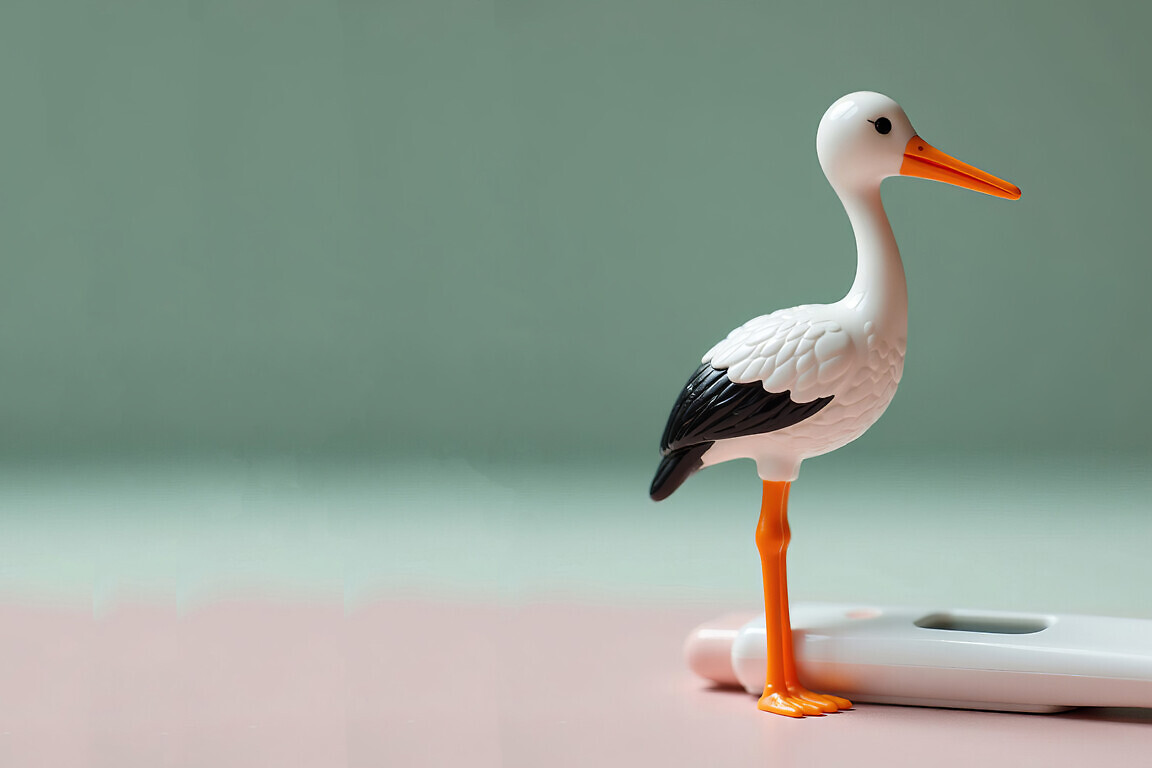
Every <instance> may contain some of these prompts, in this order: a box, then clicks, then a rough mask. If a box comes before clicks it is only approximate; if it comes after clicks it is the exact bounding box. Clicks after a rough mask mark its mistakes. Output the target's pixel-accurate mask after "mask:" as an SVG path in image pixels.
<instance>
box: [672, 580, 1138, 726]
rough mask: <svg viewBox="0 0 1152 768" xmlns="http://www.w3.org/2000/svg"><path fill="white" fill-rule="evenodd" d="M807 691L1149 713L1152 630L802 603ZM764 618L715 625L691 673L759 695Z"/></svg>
mask: <svg viewBox="0 0 1152 768" xmlns="http://www.w3.org/2000/svg"><path fill="white" fill-rule="evenodd" d="M791 618H792V628H793V644H794V646H795V655H796V664H797V669H798V672H799V674H800V678H801V680H802V681H803V683H804V685H805V686H807V687H809V688H811V689H812V690H816V691H827V692H828V693H835V694H839V695H843V696H847V697H848V698H850V699H852V700H853V701H861V702H877V703H882V704H906V705H916V706H928V707H955V708H961V709H988V710H998V711H1007V712H1059V711H1062V710H1065V709H1069V708H1072V707H1152V621H1149V620H1143V619H1121V618H1103V617H1098V616H1072V615H1055V614H1032V613H1008V612H1003V611H969V610H952V611H938V610H921V609H915V608H878V607H872V606H861V605H834V604H822V603H797V604H793V605H792V607H791ZM765 647H766V646H765V634H764V617H763V615H761V616H759V617H758V618H756V619H753V620H752V621H744V622H742V621H735V622H734V621H731V620H728V621H725V620H724V619H718V620H716V621H713V622H709V623H707V624H703V625H701V626H699V627H697V628H696V629H695V630H693V631H692V633H691V634H690V635H689V637H688V641H687V644H686V646H685V654H686V656H687V660H688V665H689V667H690V668H691V669H692V670H693V671H694V672H696V673H697V674H698V675H700V676H701V677H704V678H707V679H709V680H713V681H715V682H717V683H720V684H724V685H737V684H738V685H741V686H743V687H744V689H745V690H747V691H748V692H749V693H754V694H756V695H759V694H760V693H761V691H762V690H763V686H764V674H765V669H766V666H767V663H766V660H765V653H766V651H765Z"/></svg>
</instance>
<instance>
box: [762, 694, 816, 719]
mask: <svg viewBox="0 0 1152 768" xmlns="http://www.w3.org/2000/svg"><path fill="white" fill-rule="evenodd" d="M756 706H757V708H759V709H760V710H761V711H762V712H773V713H775V714H777V715H787V716H788V717H804V715H822V714H824V711H823V710H822V709H821V708H820V707H818V706H817V705H816V704H815V703H814V702H811V701H807V700H805V699H801V698H799V697H797V696H793V695H792V694H790V693H780V692H779V691H764V695H763V696H761V697H760V701H759V702H757V703H756Z"/></svg>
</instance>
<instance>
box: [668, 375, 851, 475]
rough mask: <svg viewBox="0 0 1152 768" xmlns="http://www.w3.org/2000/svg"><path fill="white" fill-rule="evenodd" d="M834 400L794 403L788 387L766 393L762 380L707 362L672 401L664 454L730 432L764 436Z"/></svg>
mask: <svg viewBox="0 0 1152 768" xmlns="http://www.w3.org/2000/svg"><path fill="white" fill-rule="evenodd" d="M830 402H832V397H831V396H829V397H820V398H817V399H816V400H812V401H810V402H807V403H797V402H793V400H792V397H791V393H789V392H767V391H765V390H764V387H763V386H762V385H761V384H760V383H759V382H756V381H754V382H750V383H748V384H736V383H735V382H733V381H732V380H731V379H729V378H728V373H727V371H724V370H717V369H715V368H713V367H712V366H711V365H709V364H707V363H705V364H704V365H701V366H700V367H699V368H697V369H696V372H695V373H694V374H692V377H691V378H690V379H688V383H687V384H685V385H684V390H683V391H682V392H681V393H680V397H679V398H678V399H677V400H676V405H674V406H672V413H671V414H669V416H668V425H667V426H666V427H664V436H663V437H662V438H661V439H660V453H661V454H663V455H665V456H666V455H668V454H669V453H670V452H672V451H675V450H678V449H680V448H686V447H688V446H692V445H698V444H699V443H711V442H715V441H717V440H724V439H726V438H730V437H744V436H746V435H760V434H764V433H765V432H775V431H776V430H778V429H784V428H785V427H790V426H792V425H793V424H799V423H800V422H801V421H804V419H807V418H809V417H810V416H813V415H815V414H816V413H817V412H818V411H819V410H820V409H821V408H823V407H824V406H826V405H828V403H830Z"/></svg>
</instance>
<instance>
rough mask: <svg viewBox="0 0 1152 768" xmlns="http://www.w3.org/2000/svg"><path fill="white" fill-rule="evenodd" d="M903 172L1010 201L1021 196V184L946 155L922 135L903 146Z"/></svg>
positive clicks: (901, 169)
mask: <svg viewBox="0 0 1152 768" xmlns="http://www.w3.org/2000/svg"><path fill="white" fill-rule="evenodd" d="M900 175H901V176H919V177H920V178H922V179H932V180H934V181H943V182H946V183H948V184H955V185H956V186H958V187H966V188H968V189H974V190H976V191H977V192H983V193H984V194H986V195H994V196H996V197H1003V198H1007V199H1008V200H1019V199H1020V187H1018V186H1016V185H1015V184H1012V183H1009V182H1007V181H1004V179H998V178H996V177H995V176H993V175H992V174H990V173H984V171H982V170H980V169H979V168H974V167H972V166H971V165H968V163H962V162H960V161H959V160H957V159H956V158H954V157H952V156H951V155H946V154H944V153H943V152H941V151H940V150H938V149H936V147H934V146H932V145H931V144H929V143H928V142H926V141H924V139H922V138H920V137H919V136H913V137H912V138H911V139H909V140H908V144H907V145H906V146H905V147H904V163H903V164H902V165H901V166H900Z"/></svg>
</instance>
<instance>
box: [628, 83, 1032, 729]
mask: <svg viewBox="0 0 1152 768" xmlns="http://www.w3.org/2000/svg"><path fill="white" fill-rule="evenodd" d="M816 153H817V155H818V156H819V158H820V167H821V168H822V169H823V170H824V175H825V176H826V177H827V178H828V181H829V182H830V183H831V184H832V188H833V189H834V190H835V191H836V194H837V195H838V196H839V197H840V201H841V202H842V203H843V204H844V210H845V211H846V212H847V213H848V219H849V221H850V222H851V224H852V229H853V231H854V232H855V235H856V279H855V281H853V283H852V287H851V288H850V289H849V291H848V295H847V296H845V297H844V298H843V299H841V300H840V301H837V302H836V303H834V304H805V305H802V306H799V307H792V308H791V309H781V310H779V311H776V312H773V313H772V314H770V315H762V316H761V317H757V318H755V319H753V320H749V321H748V322H747V323H745V324H744V325H742V326H740V327H739V328H737V329H736V330H734V331H732V333H730V334H728V338H726V339H724V340H723V341H721V342H720V343H719V344H717V345H716V346H714V347H713V348H712V349H711V350H709V351H708V353H707V354H705V355H704V357H703V359H702V361H701V364H700V367H699V368H697V369H696V372H695V373H693V374H692V376H691V378H689V379H688V383H687V384H686V385H685V386H684V390H683V391H682V392H681V393H680V397H679V399H677V401H676V404H675V405H674V406H673V408H672V413H671V414H670V415H669V417H668V425H667V426H666V427H665V428H664V436H663V438H662V439H661V441H660V452H661V454H662V455H663V459H662V460H661V462H660V466H659V468H658V469H657V470H656V476H655V477H654V478H653V480H652V488H651V491H650V493H651V496H652V498H653V500H655V501H660V500H662V499H665V498H667V497H668V496H669V495H670V494H671V493H672V492H673V491H675V490H676V489H677V488H678V487H680V484H681V483H683V482H684V481H685V480H686V479H687V478H688V476H689V475H691V474H692V473H694V472H696V471H697V470H698V469H700V468H702V467H707V466H710V465H712V464H718V463H720V462H722V461H729V460H731V459H741V458H747V459H752V460H753V461H755V462H756V468H757V470H758V471H759V474H760V479H761V480H762V481H763V485H764V495H763V501H762V503H761V507H760V522H759V525H758V526H757V528H756V546H757V549H759V551H760V562H761V567H762V569H763V574H764V611H765V629H766V631H767V635H768V672H767V676H766V679H765V682H764V695H763V696H761V697H760V701H759V704H758V706H759V708H760V709H762V710H764V711H766V712H775V713H777V714H780V715H788V716H790V717H803V716H804V715H818V714H823V713H826V712H836V711H838V710H842V709H848V708H850V707H851V706H852V703H851V702H850V701H848V700H847V699H842V698H840V697H838V696H830V695H825V694H818V693H813V692H811V691H809V690H807V689H806V688H804V687H803V686H801V685H800V682H799V680H798V679H797V676H796V663H795V661H794V659H793V655H792V627H791V624H790V622H789V618H788V579H787V571H786V560H785V557H786V553H787V549H788V542H789V539H790V536H791V534H790V532H789V528H788V490H789V488H790V486H791V484H792V482H793V481H794V480H795V479H796V476H797V474H798V472H799V470H800V462H802V461H803V460H804V459H807V458H809V457H810V456H819V455H820V454H823V453H828V452H829V451H832V450H835V449H837V448H839V447H841V446H842V445H846V444H848V443H850V442H852V441H853V440H855V439H856V438H858V437H860V435H862V434H864V431H865V430H867V429H868V427H870V426H872V424H874V423H875V422H876V420H877V419H879V418H880V415H881V414H882V413H884V409H885V408H887V407H888V403H889V402H891V400H892V396H893V395H894V394H895V393H896V385H897V384H898V383H899V382H900V376H901V373H902V372H903V369H904V349H905V346H906V340H907V329H908V291H907V285H906V282H905V279H904V266H903V264H902V262H901V261H900V252H899V250H898V249H897V248H896V239H895V237H894V236H893V235H892V227H891V226H890V225H889V223H888V217H887V216H886V215H885V213H884V207H883V205H882V203H881V200H880V182H881V181H883V180H884V179H886V178H888V177H889V176H918V177H920V178H926V179H934V180H936V181H944V182H948V183H949V184H955V185H957V186H961V187H967V188H968V189H973V190H976V191H977V192H983V193H985V194H989V195H995V196H996V197H1003V198H1007V199H1009V200H1016V199H1018V198H1019V197H1020V189H1019V188H1018V187H1016V186H1015V185H1013V184H1010V183H1008V182H1006V181H1004V180H1002V179H998V178H996V177H995V176H992V175H990V174H987V173H984V172H983V171H981V170H979V169H977V168H973V167H972V166H970V165H967V164H966V163H962V162H960V161H959V160H957V159H956V158H954V157H950V156H949V155H946V154H944V153H943V152H941V151H940V150H938V149H936V148H934V147H932V146H931V145H930V144H928V143H927V142H926V141H924V140H923V139H921V138H920V137H919V136H918V135H917V134H916V131H915V130H913V128H912V124H911V123H910V122H909V121H908V117H907V115H905V114H904V110H903V109H901V108H900V105H899V104H897V103H896V102H895V101H893V100H892V99H890V98H888V97H887V96H884V95H881V94H879V93H872V92H868V91H861V92H858V93H850V94H848V95H847V96H844V97H842V98H841V99H839V100H837V101H836V102H835V103H834V104H833V105H832V106H831V107H829V108H828V111H827V112H825V113H824V117H823V118H822V119H821V120H820V127H819V129H818V131H817V133H816Z"/></svg>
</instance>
